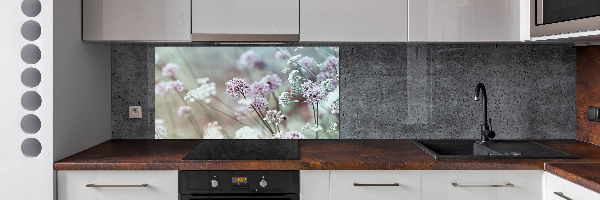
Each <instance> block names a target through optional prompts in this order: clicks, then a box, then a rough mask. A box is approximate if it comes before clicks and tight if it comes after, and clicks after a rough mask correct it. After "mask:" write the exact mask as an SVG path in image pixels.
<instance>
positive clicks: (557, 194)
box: [554, 192, 573, 200]
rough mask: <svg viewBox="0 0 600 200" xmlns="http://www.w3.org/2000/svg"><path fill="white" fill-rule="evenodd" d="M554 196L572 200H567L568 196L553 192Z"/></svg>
mask: <svg viewBox="0 0 600 200" xmlns="http://www.w3.org/2000/svg"><path fill="white" fill-rule="evenodd" d="M554 194H555V195H556V196H559V197H562V198H563V199H565V200H573V199H571V198H569V197H568V196H565V194H563V193H562V192H554Z"/></svg>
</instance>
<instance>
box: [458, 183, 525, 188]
mask: <svg viewBox="0 0 600 200" xmlns="http://www.w3.org/2000/svg"><path fill="white" fill-rule="evenodd" d="M452 186H454V187H515V185H513V184H512V183H507V184H504V185H461V184H458V183H452Z"/></svg>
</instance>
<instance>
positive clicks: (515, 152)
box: [412, 140, 580, 159]
mask: <svg viewBox="0 0 600 200" xmlns="http://www.w3.org/2000/svg"><path fill="white" fill-rule="evenodd" d="M412 142H413V144H415V145H416V146H417V147H419V148H421V149H422V150H423V151H425V152H426V153H427V154H429V155H431V156H433V158H435V159H444V158H514V159H576V158H580V157H579V156H577V155H574V154H570V153H567V152H564V151H560V150H558V149H554V148H551V147H548V146H545V145H542V144H540V143H537V142H532V141H518V140H516V141H509V140H498V141H496V140H494V141H488V142H483V143H482V142H479V141H477V140H412Z"/></svg>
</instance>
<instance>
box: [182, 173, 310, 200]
mask: <svg viewBox="0 0 600 200" xmlns="http://www.w3.org/2000/svg"><path fill="white" fill-rule="evenodd" d="M299 179H300V177H299V172H298V171H179V199H180V200H200V199H220V200H237V199H269V200H299V199H300V196H299V192H300V183H299Z"/></svg>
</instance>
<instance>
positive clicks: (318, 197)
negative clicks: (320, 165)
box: [300, 170, 330, 200]
mask: <svg viewBox="0 0 600 200" xmlns="http://www.w3.org/2000/svg"><path fill="white" fill-rule="evenodd" d="M329 196H330V195H329V170H301V171H300V200H329Z"/></svg>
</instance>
